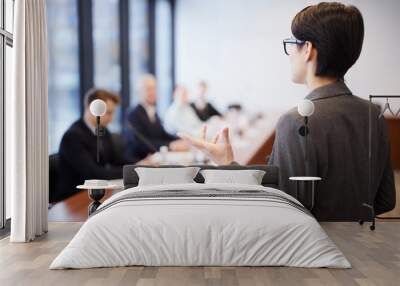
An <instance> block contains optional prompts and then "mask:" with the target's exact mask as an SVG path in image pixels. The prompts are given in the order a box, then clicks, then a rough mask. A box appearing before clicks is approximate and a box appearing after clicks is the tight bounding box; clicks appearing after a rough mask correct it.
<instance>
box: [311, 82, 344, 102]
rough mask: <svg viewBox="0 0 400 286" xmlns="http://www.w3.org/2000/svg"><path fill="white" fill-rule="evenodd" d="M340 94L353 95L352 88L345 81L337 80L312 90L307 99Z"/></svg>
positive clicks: (318, 98)
mask: <svg viewBox="0 0 400 286" xmlns="http://www.w3.org/2000/svg"><path fill="white" fill-rule="evenodd" d="M339 95H352V92H351V90H350V89H349V88H348V87H347V85H346V84H345V83H344V82H343V81H337V82H335V83H331V84H328V85H324V86H321V87H318V88H316V89H314V90H313V91H311V92H310V93H309V94H308V95H307V96H306V99H309V100H320V99H325V98H329V97H335V96H339Z"/></svg>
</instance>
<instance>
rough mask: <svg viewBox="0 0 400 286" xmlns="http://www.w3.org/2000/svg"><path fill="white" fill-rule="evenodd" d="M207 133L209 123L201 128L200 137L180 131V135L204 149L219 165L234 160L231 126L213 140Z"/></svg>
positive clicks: (201, 149) (193, 144)
mask: <svg viewBox="0 0 400 286" xmlns="http://www.w3.org/2000/svg"><path fill="white" fill-rule="evenodd" d="M206 134H207V125H204V126H203V127H202V128H201V131H200V138H199V139H197V138H194V137H193V136H190V135H187V134H182V133H179V134H178V136H179V137H181V138H182V139H184V140H186V141H187V142H188V143H189V144H190V145H192V146H194V147H195V148H197V149H199V150H200V151H202V152H203V153H204V154H205V155H206V156H207V157H209V158H210V159H211V160H213V161H214V162H215V163H217V164H219V165H225V164H230V163H231V162H232V161H233V150H232V145H231V142H230V140H229V128H224V129H223V130H222V131H221V133H219V134H216V135H215V136H214V138H213V140H211V141H207V139H206ZM221 141H222V142H221Z"/></svg>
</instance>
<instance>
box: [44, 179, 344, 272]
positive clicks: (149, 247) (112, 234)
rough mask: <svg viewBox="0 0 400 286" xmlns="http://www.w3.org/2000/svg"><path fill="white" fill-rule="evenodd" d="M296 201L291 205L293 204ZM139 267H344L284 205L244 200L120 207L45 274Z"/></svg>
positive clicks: (321, 234)
mask: <svg viewBox="0 0 400 286" xmlns="http://www.w3.org/2000/svg"><path fill="white" fill-rule="evenodd" d="M205 187H207V188H218V189H224V190H244V189H249V190H254V189H256V190H265V191H269V192H273V193H276V194H279V195H282V196H285V197H287V198H288V199H290V200H292V201H296V200H295V199H293V198H292V197H290V196H289V195H287V194H285V193H284V192H281V191H279V190H276V189H272V188H266V187H262V186H254V185H231V184H179V185H166V186H144V187H135V188H131V189H128V190H125V191H122V192H120V193H118V194H116V195H114V196H112V197H111V198H109V199H108V200H107V201H106V202H104V203H103V205H102V206H100V208H102V207H104V206H107V205H108V204H110V203H112V202H113V201H115V200H117V199H118V198H119V197H121V196H124V195H126V194H129V193H130V192H143V191H146V190H147V191H150V190H152V191H154V190H159V191H163V190H175V189H179V190H202V189H204V188H205ZM296 202H297V201H296ZM128 265H145V266H195V265H197V266H206V265H208V266H211V265H213V266H294V267H332V268H350V267H351V265H350V263H349V262H348V260H347V259H346V258H345V257H344V255H343V253H342V252H341V251H340V250H339V249H338V248H337V247H336V245H335V244H334V243H333V242H332V241H331V239H330V238H329V237H328V236H327V234H326V233H325V231H324V230H323V229H322V228H321V226H320V225H319V223H318V222H317V221H316V220H315V219H314V218H313V217H312V216H310V215H307V214H306V213H303V212H302V211H300V210H298V209H296V208H295V207H292V206H290V205H286V204H282V203H277V202H273V201H265V200H262V199H254V198H252V199H245V198H240V199H237V198H184V199H176V198H171V199H165V198H163V199H149V200H138V201H124V202H120V203H118V204H115V205H112V206H110V207H109V208H107V209H104V210H103V211H101V212H99V213H98V214H96V215H94V216H93V217H91V218H89V219H88V221H87V222H86V223H85V224H84V225H83V226H82V227H81V229H80V230H79V232H78V233H77V234H76V235H75V237H74V238H73V239H72V241H71V242H70V243H69V244H68V246H67V247H65V249H64V250H63V251H62V252H61V253H60V254H59V255H58V256H57V257H56V259H55V260H54V261H53V263H52V264H51V265H50V269H63V268H91V267H113V266H128Z"/></svg>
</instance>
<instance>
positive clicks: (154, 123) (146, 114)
mask: <svg viewBox="0 0 400 286" xmlns="http://www.w3.org/2000/svg"><path fill="white" fill-rule="evenodd" d="M138 84H139V85H138V93H139V94H140V95H139V96H140V103H139V104H138V105H136V107H135V108H133V109H132V110H131V111H130V112H128V114H127V119H126V124H125V128H124V132H123V137H124V144H125V148H124V149H125V159H126V160H129V161H131V160H137V159H139V160H140V159H143V158H145V157H146V156H147V155H149V154H152V153H155V152H157V151H158V150H159V148H160V147H161V146H167V147H169V149H170V150H171V151H186V150H188V145H187V144H186V143H185V142H184V141H183V140H179V139H178V138H177V137H176V136H174V135H171V134H169V133H168V132H167V131H165V129H164V127H163V125H162V122H161V120H160V118H159V116H158V114H157V111H156V105H157V82H156V79H155V78H154V76H153V75H150V74H147V75H144V76H143V77H142V78H141V79H140V81H139V83H138Z"/></svg>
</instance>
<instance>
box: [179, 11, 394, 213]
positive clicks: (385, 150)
mask: <svg viewBox="0 0 400 286" xmlns="http://www.w3.org/2000/svg"><path fill="white" fill-rule="evenodd" d="M292 35H293V37H292V38H289V39H286V40H284V41H283V45H284V52H285V53H286V54H287V55H288V56H289V60H290V64H291V70H292V80H293V81H294V82H295V83H299V84H305V85H306V86H307V88H308V89H309V91H310V93H309V94H308V95H307V96H306V99H309V100H311V101H313V103H314V105H315V112H314V114H313V116H312V117H310V118H309V130H310V132H309V136H308V138H309V139H308V140H309V147H308V152H309V153H308V162H309V169H308V170H306V168H305V163H304V159H305V156H304V146H303V144H304V137H302V136H301V135H300V134H299V129H300V128H301V127H302V125H303V118H301V117H300V116H299V115H298V112H297V109H296V108H293V109H292V110H290V111H288V112H287V113H286V114H284V115H283V116H282V117H281V118H280V119H279V122H278V124H277V126H276V137H275V142H274V147H273V150H272V154H271V156H270V159H269V162H268V164H270V165H276V166H279V168H280V188H281V189H282V190H284V191H285V192H287V193H289V194H292V195H294V193H295V185H292V184H290V183H289V179H288V178H289V177H290V176H302V175H313V176H319V177H322V181H321V182H320V183H319V184H318V188H317V191H316V198H315V206H314V209H313V210H312V212H313V214H314V215H315V216H316V218H317V219H319V220H336V221H338V220H358V219H359V218H361V217H363V208H362V203H363V202H366V201H368V198H369V194H368V189H369V188H368V179H369V178H368V163H369V160H368V114H369V113H368V111H369V102H368V101H366V100H364V99H361V98H359V97H357V96H355V95H353V94H352V92H351V91H350V89H349V88H348V87H347V86H346V84H345V82H344V76H345V74H346V72H347V71H348V70H349V69H350V68H351V67H352V66H353V65H354V63H355V62H356V61H357V59H358V58H359V56H360V53H361V49H362V44H363V39H364V23H363V17H362V15H361V13H360V11H359V10H358V9H357V8H356V7H354V6H351V5H349V6H347V5H344V4H341V3H320V4H318V5H312V6H308V7H306V8H305V9H303V10H302V11H300V12H299V13H298V14H297V15H296V16H295V17H294V19H293V21H292ZM373 114H374V115H375V116H376V117H377V116H378V114H379V112H378V110H377V109H375V108H373ZM373 130H376V132H375V136H374V137H373V138H372V146H373V149H372V156H373V162H374V165H373V168H372V170H373V174H372V177H373V181H372V185H373V188H372V190H371V192H372V194H371V195H372V198H373V199H374V207H375V213H376V214H380V213H383V212H387V211H389V210H391V209H393V208H394V205H395V201H396V199H395V187H394V179H393V171H392V167H391V161H390V145H389V139H388V134H387V129H386V123H385V121H384V119H383V118H381V119H380V120H376V121H373ZM202 133H203V135H202V137H201V138H200V139H196V138H193V137H190V136H187V135H182V137H183V138H185V139H186V140H188V141H189V142H190V143H191V144H192V145H193V146H195V147H197V148H199V149H200V150H203V151H204V152H205V153H206V154H208V155H209V156H210V157H211V158H212V159H213V160H214V161H215V162H216V163H218V164H230V163H231V162H232V161H233V160H234V158H233V151H232V148H231V144H230V141H229V130H228V129H224V130H223V131H222V133H221V134H218V135H217V136H216V137H215V138H214V140H213V141H211V142H207V141H206V140H205V133H206V129H205V128H204V129H203V131H202ZM219 138H221V140H220V141H219Z"/></svg>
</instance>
